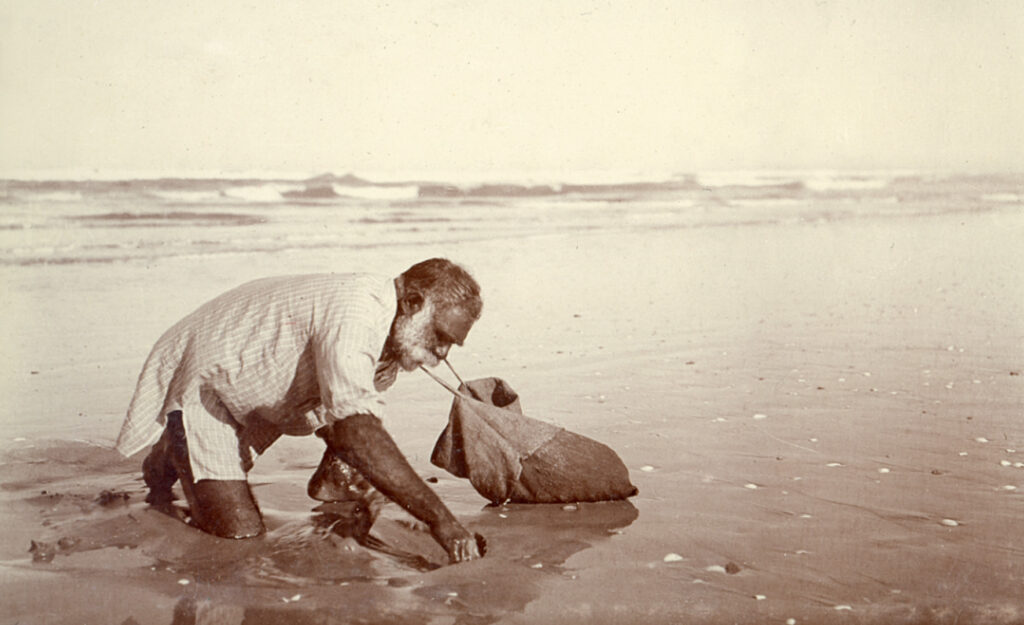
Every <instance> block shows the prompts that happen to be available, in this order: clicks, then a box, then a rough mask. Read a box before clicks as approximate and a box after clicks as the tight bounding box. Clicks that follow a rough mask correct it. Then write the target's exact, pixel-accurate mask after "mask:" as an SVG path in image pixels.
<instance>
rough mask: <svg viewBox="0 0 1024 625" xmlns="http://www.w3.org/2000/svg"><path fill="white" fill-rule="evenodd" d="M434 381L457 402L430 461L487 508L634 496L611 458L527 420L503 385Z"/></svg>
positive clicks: (604, 450)
mask: <svg viewBox="0 0 1024 625" xmlns="http://www.w3.org/2000/svg"><path fill="white" fill-rule="evenodd" d="M427 373H430V372H429V371H428V372H427ZM431 376H432V377H434V376H433V374H431ZM434 379H435V380H437V381H438V382H439V383H441V384H442V385H443V386H445V388H447V389H448V390H449V391H451V392H452V393H453V394H454V395H455V399H454V401H453V402H452V408H451V412H450V413H449V415H448V425H447V426H446V427H445V429H444V431H443V432H442V433H441V436H440V437H439V438H438V440H437V443H436V444H435V445H434V451H433V453H432V454H431V457H430V461H431V462H432V463H434V464H435V465H436V466H438V467H441V468H442V469H445V470H446V471H448V472H449V473H451V474H453V475H455V476H457V477H462V478H468V479H469V482H470V483H471V484H472V485H473V488H475V489H476V491H477V492H478V493H480V494H481V495H483V496H484V497H486V498H487V499H489V500H490V501H491V502H492V503H494V504H501V503H505V502H513V503H571V502H577V501H607V500H616V499H625V498H627V497H631V496H633V495H635V494H636V493H637V489H636V487H635V486H633V484H631V483H630V481H629V471H628V470H627V469H626V466H625V465H624V464H623V463H622V460H621V459H620V458H619V456H618V455H617V454H616V453H615V452H614V451H612V450H611V449H610V448H609V447H608V446H606V445H604V444H602V443H599V442H597V441H595V440H593V439H590V438H587V437H585V436H580V435H579V434H575V433H573V432H569V431H568V430H566V429H564V428H560V427H557V426H554V425H551V424H549V423H545V422H543V421H538V420H537V419H531V418H530V417H527V416H526V415H524V414H523V411H522V408H521V407H520V404H519V396H518V395H517V394H516V392H515V391H513V390H512V388H511V387H510V386H509V385H508V384H507V383H506V382H505V381H504V380H501V379H499V378H482V379H479V380H471V381H469V382H463V383H462V384H461V385H460V386H459V388H458V390H455V389H453V388H452V387H451V386H449V385H448V384H447V383H445V382H443V381H442V380H440V379H439V378H437V377H434Z"/></svg>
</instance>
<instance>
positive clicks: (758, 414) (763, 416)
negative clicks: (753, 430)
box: [754, 412, 768, 421]
mask: <svg viewBox="0 0 1024 625" xmlns="http://www.w3.org/2000/svg"><path fill="white" fill-rule="evenodd" d="M767 418H768V415H766V414H763V413H760V412H759V413H757V414H755V415H754V420H755V421H760V420H762V419H767Z"/></svg>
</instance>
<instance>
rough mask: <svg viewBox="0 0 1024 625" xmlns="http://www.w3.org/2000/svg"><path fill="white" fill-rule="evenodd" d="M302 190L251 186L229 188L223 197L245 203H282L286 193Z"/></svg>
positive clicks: (272, 184)
mask: <svg viewBox="0 0 1024 625" xmlns="http://www.w3.org/2000/svg"><path fill="white" fill-rule="evenodd" d="M300 189H302V187H301V186H299V185H282V184H274V183H263V184H249V185H240V186H231V187H228V188H226V189H224V190H222V191H221V195H223V196H224V197H227V198H231V199H236V200H242V201H245V202H280V201H282V200H284V199H285V196H284V194H285V193H291V192H294V191H298V190H300Z"/></svg>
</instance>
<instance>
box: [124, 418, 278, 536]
mask: <svg viewBox="0 0 1024 625" xmlns="http://www.w3.org/2000/svg"><path fill="white" fill-rule="evenodd" d="M142 475H143V479H144V480H145V481H146V485H147V486H149V489H150V490H149V495H147V497H146V501H147V502H148V503H150V504H151V505H153V506H154V507H158V508H161V509H164V510H165V511H166V510H167V509H168V508H169V507H170V503H171V501H172V500H173V495H172V493H171V488H172V487H173V486H174V482H175V481H177V480H181V489H182V491H184V493H185V499H186V500H187V501H188V505H189V508H190V509H191V513H192V521H193V523H194V524H195V525H196V526H198V527H199V529H201V530H203V531H205V532H209V533H210V534H213V535H215V536H220V537H222V538H250V537H252V536H258V535H260V534H262V533H263V532H264V527H263V517H262V516H261V515H260V511H259V508H258V507H257V505H256V501H255V500H254V499H253V496H252V491H251V490H250V489H249V483H248V482H247V481H245V480H200V481H198V482H196V481H194V480H193V479H192V469H191V465H190V464H189V458H188V444H187V443H186V441H185V430H184V427H183V426H182V423H181V413H180V412H173V413H171V414H170V415H168V418H167V427H166V428H165V429H164V434H163V436H162V437H161V438H160V440H159V441H158V442H157V443H156V445H154V446H153V449H152V450H151V451H150V453H149V456H147V457H146V459H145V460H144V461H143V463H142Z"/></svg>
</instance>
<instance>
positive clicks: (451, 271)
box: [402, 258, 484, 319]
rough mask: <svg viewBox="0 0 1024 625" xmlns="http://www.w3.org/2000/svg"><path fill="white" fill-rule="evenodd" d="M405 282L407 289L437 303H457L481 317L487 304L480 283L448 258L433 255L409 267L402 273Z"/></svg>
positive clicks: (473, 314)
mask: <svg viewBox="0 0 1024 625" xmlns="http://www.w3.org/2000/svg"><path fill="white" fill-rule="evenodd" d="M402 284H403V286H404V288H405V290H406V291H407V292H418V293H420V294H421V295H423V296H424V297H427V298H429V299H431V300H432V301H433V302H434V303H435V304H436V305H437V306H440V307H448V306H457V307H459V308H462V309H463V310H465V311H466V312H467V313H469V314H470V315H472V317H473V318H474V319H479V318H480V312H481V311H482V310H483V306H484V302H483V299H482V298H481V297H480V285H479V284H477V282H476V280H474V279H473V276H471V275H469V272H467V271H466V270H465V269H463V268H462V267H460V266H458V265H456V264H455V263H453V262H452V261H450V260H448V259H446V258H431V259H429V260H425V261H423V262H419V263H416V264H415V265H413V266H412V267H409V268H408V269H406V270H405V272H403V273H402Z"/></svg>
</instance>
